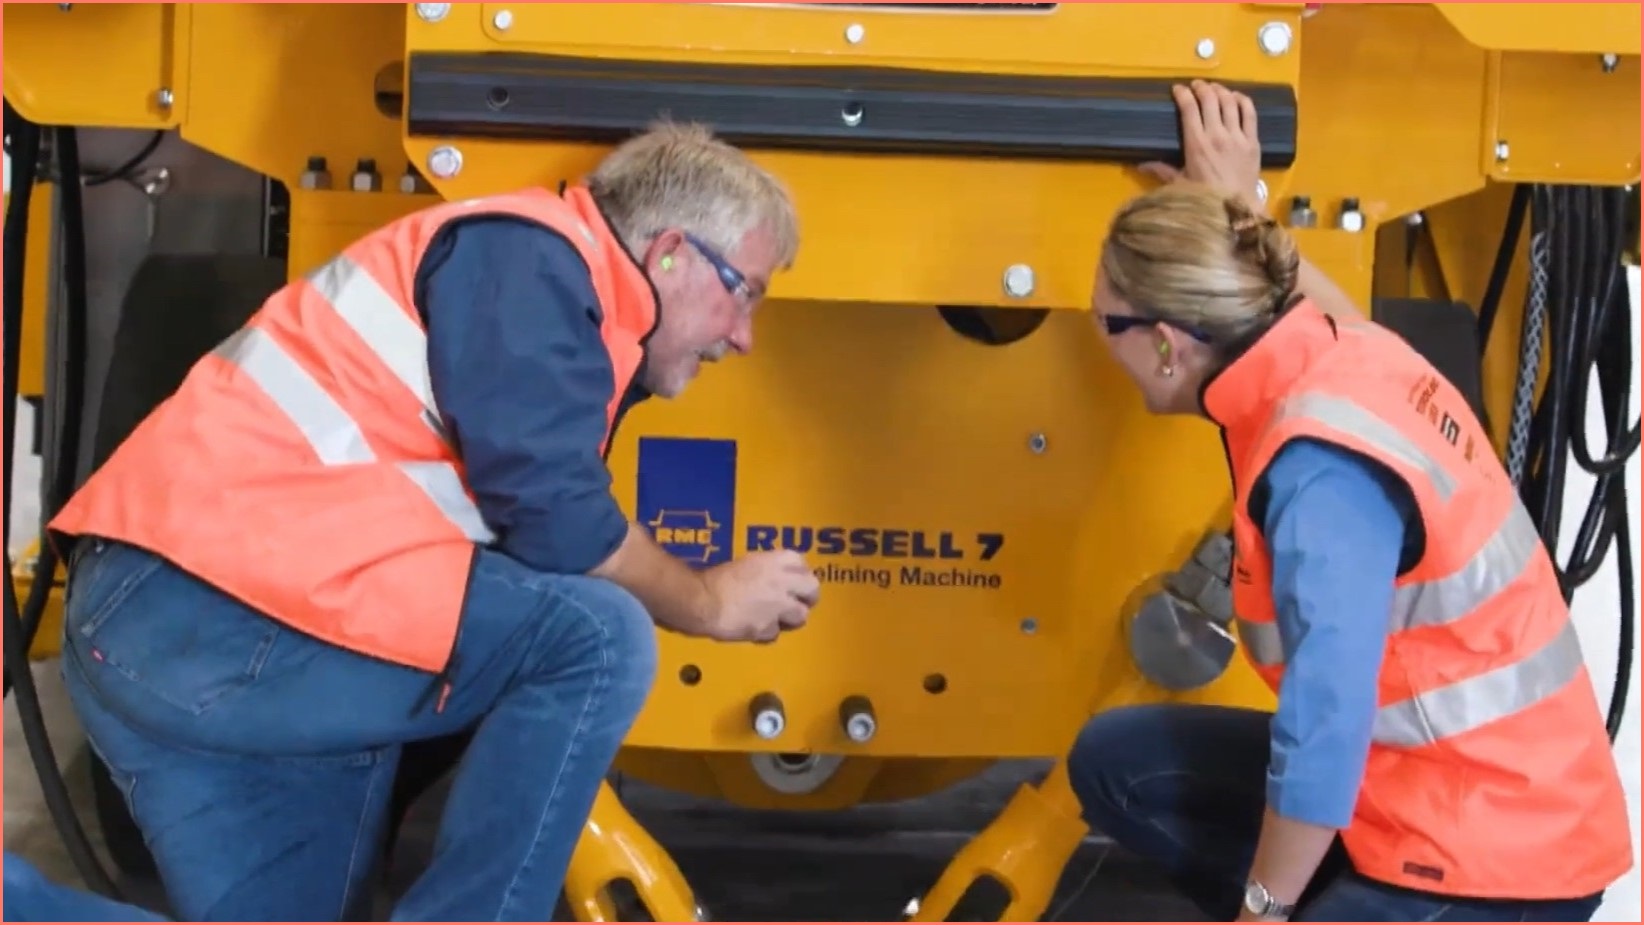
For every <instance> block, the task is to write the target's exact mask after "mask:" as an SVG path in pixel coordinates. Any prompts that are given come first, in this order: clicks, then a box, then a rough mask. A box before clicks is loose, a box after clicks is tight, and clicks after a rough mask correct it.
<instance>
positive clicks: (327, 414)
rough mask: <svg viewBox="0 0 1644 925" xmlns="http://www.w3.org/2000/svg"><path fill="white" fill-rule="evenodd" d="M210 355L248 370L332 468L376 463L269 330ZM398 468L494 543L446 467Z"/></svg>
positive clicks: (466, 530)
mask: <svg viewBox="0 0 1644 925" xmlns="http://www.w3.org/2000/svg"><path fill="white" fill-rule="evenodd" d="M212 353H213V354H215V355H216V356H217V357H219V358H221V359H222V360H224V361H226V362H228V363H231V364H233V365H234V366H235V367H237V368H238V369H240V370H241V371H242V372H244V373H245V374H246V375H247V376H248V377H250V378H251V380H252V381H253V382H255V383H256V384H257V386H258V387H259V388H261V389H262V390H263V392H264V393H266V394H267V395H268V397H269V398H270V399H271V400H273V402H274V404H275V405H277V406H279V409H280V410H281V411H282V412H284V413H285V415H286V417H287V418H289V419H290V420H291V423H292V424H294V425H295V426H296V427H297V429H298V430H299V431H301V432H302V434H303V437H304V438H305V439H306V440H307V442H308V445H309V447H310V448H311V449H313V451H314V455H316V456H318V457H319V459H320V462H322V463H324V464H325V465H328V466H346V465H361V464H365V463H372V462H376V460H377V455H376V453H374V452H372V451H371V445H370V444H369V443H367V442H366V439H365V433H364V431H362V430H361V429H360V426H359V424H357V423H355V421H354V419H353V418H352V417H349V415H348V412H347V411H346V410H344V409H343V407H342V406H341V405H339V404H338V403H337V401H336V399H333V398H332V397H331V396H330V395H329V394H328V393H327V392H326V391H325V389H324V388H323V387H321V385H320V384H319V383H318V382H317V381H315V379H314V377H313V376H311V375H309V373H308V370H306V369H303V367H302V365H301V364H299V363H298V362H297V361H296V359H294V358H293V357H292V356H291V354H290V353H287V352H286V350H285V348H284V347H281V346H280V345H279V343H278V342H277V341H275V340H274V339H273V338H272V337H270V336H269V335H268V334H267V332H265V331H262V330H260V329H258V328H249V327H248V328H241V329H240V330H238V331H236V332H234V334H232V335H230V336H229V337H228V338H227V339H225V340H224V341H223V342H222V343H221V344H219V345H218V346H217V347H216V349H214V350H213V351H212ZM399 469H400V471H401V472H403V473H404V474H405V476H406V478H408V479H410V480H411V482H412V483H413V484H415V485H417V486H418V487H419V488H421V489H422V490H423V491H424V492H425V493H426V494H427V495H428V497H429V498H430V499H431V500H432V501H433V502H434V504H435V506H436V507H438V508H439V510H440V513H442V514H444V515H445V517H446V518H447V519H448V520H450V521H451V522H452V523H453V524H455V525H456V526H457V528H458V529H459V530H461V531H462V534H463V536H466V537H467V538H468V539H470V540H473V541H474V542H476V543H490V542H492V541H493V540H495V539H496V536H495V534H493V533H492V532H491V530H490V529H489V528H487V527H486V525H485V521H484V519H483V518H481V517H480V513H479V509H478V508H477V507H475V506H474V502H473V501H472V500H471V499H470V498H469V497H468V494H467V492H466V491H464V489H463V485H462V480H461V479H460V478H459V477H458V476H457V472H456V470H455V469H453V468H452V467H451V466H450V465H449V464H448V463H442V462H405V463H400V464H399Z"/></svg>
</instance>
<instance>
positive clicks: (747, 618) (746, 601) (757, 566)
mask: <svg viewBox="0 0 1644 925" xmlns="http://www.w3.org/2000/svg"><path fill="white" fill-rule="evenodd" d="M702 580H703V581H704V582H705V583H706V584H707V585H708V591H709V593H710V594H712V596H713V599H714V605H715V610H714V616H713V619H712V620H711V621H710V622H709V625H708V629H707V635H708V636H709V637H710V638H713V639H718V640H720V641H722V642H774V641H776V638H777V637H778V636H780V635H782V631H783V630H792V629H798V628H799V627H801V626H804V625H805V620H806V618H807V617H808V616H809V615H810V610H811V608H812V607H814V606H816V601H817V598H818V597H819V596H820V595H821V591H822V586H821V582H819V581H818V580H817V578H816V575H815V574H813V573H812V572H811V569H810V566H809V565H807V564H806V563H805V557H804V556H802V555H800V554H799V553H797V552H793V551H792V550H787V549H784V550H777V551H774V552H754V553H749V554H748V555H746V556H743V557H742V558H740V559H733V560H731V561H730V562H726V563H724V564H722V565H716V566H714V567H713V568H711V569H708V570H707V571H705V572H703V573H702Z"/></svg>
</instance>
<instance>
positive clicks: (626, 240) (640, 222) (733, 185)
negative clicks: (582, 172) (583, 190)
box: [588, 121, 799, 269]
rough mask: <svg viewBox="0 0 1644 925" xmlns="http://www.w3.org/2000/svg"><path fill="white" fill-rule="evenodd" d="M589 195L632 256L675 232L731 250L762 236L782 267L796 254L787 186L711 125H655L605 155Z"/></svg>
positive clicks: (796, 240) (794, 225)
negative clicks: (773, 247)
mask: <svg viewBox="0 0 1644 925" xmlns="http://www.w3.org/2000/svg"><path fill="white" fill-rule="evenodd" d="M588 191H589V193H591V194H592V195H593V197H594V201H595V202H597V203H599V207H600V208H601V209H602V210H604V212H605V215H606V217H607V218H608V219H609V220H610V222H611V224H612V226H613V228H614V230H615V231H616V233H617V236H618V237H620V238H621V239H622V242H623V244H625V245H626V246H627V247H628V249H629V250H630V251H633V252H634V253H635V254H638V253H639V252H640V251H642V250H644V247H645V244H646V243H648V242H649V241H650V239H651V238H652V237H654V236H655V235H656V234H658V233H659V232H661V231H662V230H663V229H665V228H670V227H678V228H683V229H686V230H689V231H690V232H691V233H693V234H695V235H697V236H698V237H700V238H702V239H703V240H705V241H706V242H708V243H709V244H711V245H713V246H714V247H717V248H720V249H722V250H727V251H728V250H732V249H734V248H735V247H736V246H737V245H738V244H739V243H741V241H742V240H743V238H745V237H746V236H747V235H748V234H750V233H752V232H754V231H756V230H763V231H764V232H766V233H767V234H769V235H771V237H772V239H773V242H774V243H775V245H776V252H777V264H778V266H780V267H782V268H784V269H786V268H788V267H791V266H792V265H793V260H794V257H795V256H796V255H797V253H798V251H799V222H798V218H797V216H796V214H795V211H794V206H793V201H792V199H791V198H790V196H789V193H788V190H787V189H786V187H784V186H783V185H782V182H781V181H779V180H778V179H777V178H776V177H775V176H773V175H772V174H771V173H770V172H769V171H767V170H765V169H764V168H762V167H760V166H758V165H757V164H755V163H754V162H753V161H752V160H750V159H749V158H748V156H747V155H746V154H744V153H743V152H741V151H739V150H737V149H736V148H734V147H732V146H731V145H729V144H726V143H725V142H723V141H720V140H719V139H717V138H715V137H714V136H713V133H712V131H710V130H709V129H708V128H707V127H706V126H702V125H697V124H689V123H687V124H681V123H675V122H669V121H662V122H657V123H654V124H652V125H651V126H650V128H648V129H647V130H646V131H645V132H644V133H643V134H641V135H637V136H635V137H633V138H630V139H628V140H627V141H625V142H623V143H622V144H620V145H618V146H617V147H616V148H615V149H613V150H612V151H611V152H610V153H609V154H608V155H606V157H605V159H604V160H603V161H601V162H600V164H599V166H598V167H597V168H595V169H594V172H593V173H592V174H591V175H590V176H589V178H588Z"/></svg>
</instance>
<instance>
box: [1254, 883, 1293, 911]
mask: <svg viewBox="0 0 1644 925" xmlns="http://www.w3.org/2000/svg"><path fill="white" fill-rule="evenodd" d="M1244 907H1245V909H1247V910H1248V911H1249V912H1250V914H1251V915H1255V916H1259V917H1261V918H1264V919H1288V918H1290V914H1291V913H1292V912H1295V911H1296V904H1295V903H1289V904H1286V903H1281V902H1279V900H1278V898H1277V897H1276V896H1274V895H1273V894H1272V893H1269V892H1267V887H1265V886H1262V885H1261V884H1260V883H1258V882H1256V881H1255V880H1250V881H1247V882H1246V883H1245V885H1244Z"/></svg>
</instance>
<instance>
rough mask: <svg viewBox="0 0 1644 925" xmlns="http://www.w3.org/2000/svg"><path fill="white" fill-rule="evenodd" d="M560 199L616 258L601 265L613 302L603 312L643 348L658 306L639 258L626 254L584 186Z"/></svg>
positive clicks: (570, 191)
mask: <svg viewBox="0 0 1644 925" xmlns="http://www.w3.org/2000/svg"><path fill="white" fill-rule="evenodd" d="M561 198H562V199H564V200H565V202H566V203H567V204H569V205H570V206H571V208H572V209H573V210H574V211H575V212H576V213H577V217H578V218H580V219H582V221H583V222H584V223H585V224H586V225H587V226H588V228H589V230H591V231H592V232H593V234H594V238H595V240H596V241H597V242H598V243H599V246H600V248H601V249H602V250H604V251H605V252H607V253H610V254H616V255H620V256H617V257H615V258H614V259H612V260H609V261H607V262H606V265H605V269H606V273H607V278H608V282H609V283H610V285H611V294H612V297H613V298H612V301H613V302H614V303H615V304H612V305H607V306H605V311H607V312H610V313H612V318H611V320H612V321H613V322H615V323H616V325H617V326H618V327H619V328H621V329H622V330H624V331H627V332H628V333H630V334H632V335H633V336H635V337H637V338H639V340H640V343H641V345H643V344H644V342H645V341H646V340H648V339H649V338H650V336H651V333H652V332H653V331H655V330H656V324H657V317H658V314H659V312H658V306H659V305H660V304H661V299H660V298H659V297H658V296H657V292H656V287H655V286H654V285H652V284H651V279H650V277H648V276H646V275H645V270H644V268H643V267H642V266H641V264H640V262H639V259H638V258H637V257H635V256H634V255H633V254H631V253H629V252H628V248H627V246H626V245H624V244H623V243H622V239H621V238H620V237H618V236H617V233H616V231H615V230H614V229H613V228H612V227H611V223H610V221H609V220H608V219H606V217H605V213H604V212H602V211H600V208H599V203H597V202H595V201H594V197H593V195H592V194H590V193H589V192H588V188H587V187H585V186H573V187H570V188H568V189H566V190H565V191H564V192H563V193H562V194H561Z"/></svg>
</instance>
